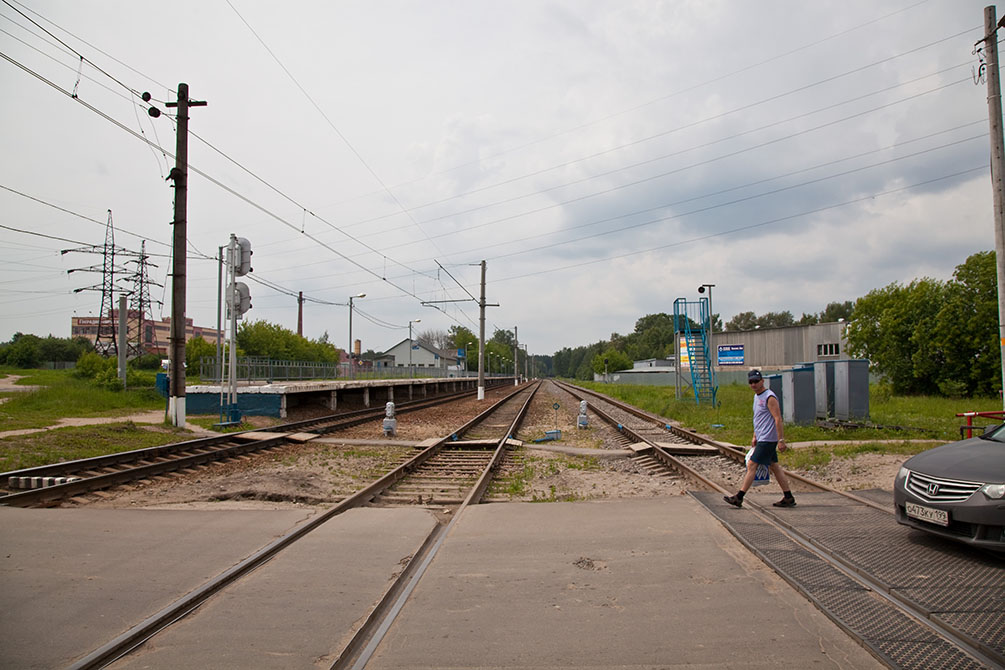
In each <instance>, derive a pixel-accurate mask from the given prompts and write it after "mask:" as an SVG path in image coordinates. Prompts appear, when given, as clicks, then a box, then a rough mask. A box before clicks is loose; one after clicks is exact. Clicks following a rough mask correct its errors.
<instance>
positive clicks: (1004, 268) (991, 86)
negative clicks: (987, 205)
mask: <svg viewBox="0 0 1005 670" xmlns="http://www.w3.org/2000/svg"><path fill="white" fill-rule="evenodd" d="M999 27H1000V24H999V23H998V21H997V20H996V17H995V7H994V5H991V6H989V7H985V8H984V39H983V40H981V41H982V42H984V53H985V54H986V59H987V64H986V69H985V72H986V74H987V78H988V123H989V124H990V134H991V190H992V191H993V195H994V206H995V218H994V226H995V259H996V261H997V265H998V341H999V345H1000V347H1001V349H1000V351H1001V365H1002V388H1003V389H1005V191H1003V184H1002V168H1003V164H1005V146H1003V144H1005V142H1003V138H1002V89H1001V82H1000V80H999V79H998V28H999ZM1002 403H1003V405H1002V406H1003V407H1005V392H1003V393H1002Z"/></svg>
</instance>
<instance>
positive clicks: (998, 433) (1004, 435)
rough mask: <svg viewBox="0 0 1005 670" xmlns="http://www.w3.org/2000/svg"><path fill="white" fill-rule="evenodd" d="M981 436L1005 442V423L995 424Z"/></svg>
mask: <svg viewBox="0 0 1005 670" xmlns="http://www.w3.org/2000/svg"><path fill="white" fill-rule="evenodd" d="M979 437H980V438H981V439H982V440H989V441H991V442H1003V443H1005V423H1003V424H1002V425H1000V426H995V427H994V428H988V429H986V430H985V431H984V434H983V435H980V436H979Z"/></svg>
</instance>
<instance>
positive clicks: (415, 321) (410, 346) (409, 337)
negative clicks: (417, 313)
mask: <svg viewBox="0 0 1005 670" xmlns="http://www.w3.org/2000/svg"><path fill="white" fill-rule="evenodd" d="M420 321H422V319H415V320H413V321H409V322H408V376H409V377H414V376H415V371H414V370H413V369H412V324H413V323H419V322H420Z"/></svg>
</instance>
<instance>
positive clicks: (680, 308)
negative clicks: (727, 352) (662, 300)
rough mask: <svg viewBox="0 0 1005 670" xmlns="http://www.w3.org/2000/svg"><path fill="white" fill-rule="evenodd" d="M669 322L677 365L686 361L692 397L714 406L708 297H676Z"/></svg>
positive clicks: (717, 390) (716, 390) (715, 387)
mask: <svg viewBox="0 0 1005 670" xmlns="http://www.w3.org/2000/svg"><path fill="white" fill-rule="evenodd" d="M673 323H674V332H675V333H676V335H677V342H676V343H675V344H676V345H677V347H678V352H677V366H678V369H681V370H683V364H684V362H685V361H686V362H687V363H688V367H689V368H690V373H691V388H692V390H693V391H694V401H695V402H696V403H698V404H699V405H700V404H701V403H702V402H708V403H711V404H712V406H713V407H714V406H715V404H716V395H717V394H718V392H719V386H718V384H717V383H716V379H715V367H714V364H715V363H714V360H713V358H712V351H711V349H712V341H711V328H710V324H711V314H710V312H709V305H708V298H699V299H698V300H697V302H689V301H688V300H686V299H685V298H677V299H676V300H675V301H674V303H673ZM681 340H683V342H681Z"/></svg>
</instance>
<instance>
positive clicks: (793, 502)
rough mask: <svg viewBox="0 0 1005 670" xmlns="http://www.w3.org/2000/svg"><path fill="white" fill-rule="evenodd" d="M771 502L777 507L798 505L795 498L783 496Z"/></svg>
mask: <svg viewBox="0 0 1005 670" xmlns="http://www.w3.org/2000/svg"><path fill="white" fill-rule="evenodd" d="M771 504H772V505H774V506H775V507H795V506H796V499H795V498H782V499H781V500H779V501H778V502H775V503H771Z"/></svg>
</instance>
